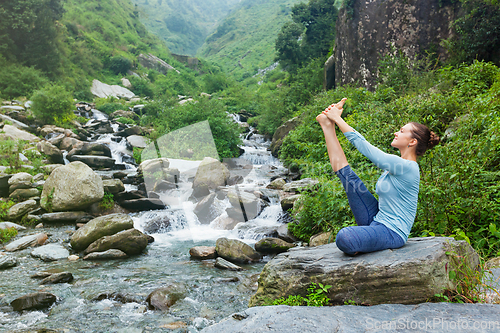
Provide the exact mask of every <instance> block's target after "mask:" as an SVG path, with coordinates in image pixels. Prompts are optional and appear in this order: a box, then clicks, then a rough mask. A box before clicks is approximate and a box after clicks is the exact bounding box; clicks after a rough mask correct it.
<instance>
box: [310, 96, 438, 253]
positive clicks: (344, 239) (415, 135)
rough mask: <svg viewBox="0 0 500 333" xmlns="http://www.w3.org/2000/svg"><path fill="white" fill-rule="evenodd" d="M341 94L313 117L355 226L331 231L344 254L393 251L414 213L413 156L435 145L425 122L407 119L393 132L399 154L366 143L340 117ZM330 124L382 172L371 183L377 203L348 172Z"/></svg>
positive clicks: (415, 173) (435, 139)
mask: <svg viewBox="0 0 500 333" xmlns="http://www.w3.org/2000/svg"><path fill="white" fill-rule="evenodd" d="M345 101H346V98H344V99H342V100H341V101H340V102H338V103H336V104H332V105H330V106H329V107H328V108H326V109H325V111H323V112H322V113H321V114H320V115H318V116H317V117H316V120H317V121H318V122H319V124H320V125H321V128H322V129H323V133H324V135H325V140H326V147H327V150H328V156H329V158H330V163H331V165H332V168H333V171H334V172H335V173H336V174H337V176H338V177H339V178H340V181H341V182H342V185H343V186H344V189H345V191H346V194H347V198H348V200H349V206H350V207H351V210H352V212H353V214H354V218H355V219H356V223H357V225H358V226H355V227H347V228H343V229H341V230H340V231H339V233H338V234H337V238H336V240H335V242H336V243H337V247H338V248H339V249H340V250H342V251H343V252H345V253H346V254H349V255H354V254H357V253H361V252H374V251H380V250H385V249H397V248H400V247H402V246H403V245H404V244H405V243H406V241H407V240H408V235H409V234H410V230H411V227H412V225H413V222H414V220H415V215H416V212H417V200H418V189H419V182H420V171H419V167H418V164H417V156H422V155H423V154H424V153H425V151H426V150H427V149H430V148H432V147H434V146H435V145H437V144H438V143H439V137H438V136H437V135H436V134H435V133H434V132H431V131H430V130H429V129H428V128H427V126H425V125H422V124H419V123H413V122H412V123H408V124H406V125H404V126H403V127H402V128H401V129H400V130H399V131H398V132H396V133H394V140H393V141H392V143H391V146H393V147H395V148H398V149H399V150H400V152H401V157H399V156H396V155H392V154H387V153H384V152H383V151H381V150H380V149H378V148H376V147H374V146H372V145H371V144H370V143H369V142H367V141H366V140H365V138H364V137H363V136H362V135H361V134H359V133H358V132H356V131H355V130H354V129H353V128H352V127H351V126H349V125H348V124H347V123H346V122H345V121H344V120H343V119H342V118H341V115H342V111H343V106H344V103H345ZM335 124H336V125H337V126H338V127H339V129H340V130H341V131H342V132H343V133H344V135H345V136H346V137H347V139H348V140H349V141H350V142H351V143H352V144H353V145H354V146H355V147H356V148H357V149H358V150H359V151H360V152H361V153H362V154H363V155H365V156H366V157H368V158H369V159H370V160H371V161H372V162H373V163H374V164H375V165H376V166H378V167H379V168H381V169H383V170H385V172H384V173H383V174H382V176H380V178H379V179H378V181H377V186H376V192H377V194H378V196H379V201H377V199H375V197H374V196H373V195H372V194H371V193H370V192H369V191H368V189H367V188H366V186H365V185H364V184H363V182H362V181H361V180H360V179H359V177H358V176H357V175H356V174H355V173H354V171H352V170H351V168H350V166H349V163H347V159H346V157H345V155H344V151H343V150H342V147H341V146H340V143H339V141H338V139H337V135H336V133H335Z"/></svg>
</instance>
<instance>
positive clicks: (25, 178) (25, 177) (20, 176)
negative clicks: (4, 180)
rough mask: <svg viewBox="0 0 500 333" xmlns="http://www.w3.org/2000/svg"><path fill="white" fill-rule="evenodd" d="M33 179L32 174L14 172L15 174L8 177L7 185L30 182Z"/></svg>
mask: <svg viewBox="0 0 500 333" xmlns="http://www.w3.org/2000/svg"><path fill="white" fill-rule="evenodd" d="M32 180H33V176H32V175H30V174H29V173H27V172H19V173H16V174H15V175H12V177H10V179H9V180H8V184H9V186H13V185H15V184H17V183H19V182H30V183H31V182H32Z"/></svg>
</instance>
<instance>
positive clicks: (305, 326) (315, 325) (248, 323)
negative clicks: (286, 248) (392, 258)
mask: <svg viewBox="0 0 500 333" xmlns="http://www.w3.org/2000/svg"><path fill="white" fill-rule="evenodd" d="M499 315H500V307H499V306H498V305H496V304H479V303H478V304H455V303H424V304H419V305H416V306H415V305H401V304H383V305H376V306H355V305H345V306H322V307H316V306H286V305H279V306H262V307H254V308H249V309H246V310H244V311H242V312H238V313H234V314H232V315H231V316H230V317H228V318H225V319H223V320H221V321H220V322H219V323H218V324H215V325H212V326H208V327H206V328H204V329H203V330H201V333H220V332H232V333H247V332H275V333H316V332H342V333H358V332H390V333H396V332H440V333H483V332H498V316H499Z"/></svg>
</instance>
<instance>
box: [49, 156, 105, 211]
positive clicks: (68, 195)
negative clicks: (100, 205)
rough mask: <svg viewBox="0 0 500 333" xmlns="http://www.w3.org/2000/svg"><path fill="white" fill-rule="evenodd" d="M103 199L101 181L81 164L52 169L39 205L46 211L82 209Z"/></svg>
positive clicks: (74, 163) (73, 163) (76, 163)
mask: <svg viewBox="0 0 500 333" xmlns="http://www.w3.org/2000/svg"><path fill="white" fill-rule="evenodd" d="M103 197H104V187H103V184H102V179H101V177H99V175H97V174H96V173H95V172H94V171H92V169H91V168H89V167H88V166H87V165H85V164H84V163H82V162H72V163H70V164H67V165H64V166H61V167H58V168H57V169H54V171H52V173H51V174H50V176H49V178H47V181H46V182H45V184H44V186H43V191H42V197H41V200H40V205H41V206H42V208H43V209H45V210H47V211H51V210H52V211H68V210H79V209H84V208H86V207H88V206H90V205H91V204H93V203H94V202H99V201H101V200H102V198H103Z"/></svg>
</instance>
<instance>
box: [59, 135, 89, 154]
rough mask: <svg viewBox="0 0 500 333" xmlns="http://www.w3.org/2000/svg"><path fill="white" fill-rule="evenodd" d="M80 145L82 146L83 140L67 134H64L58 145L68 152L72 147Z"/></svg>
mask: <svg viewBox="0 0 500 333" xmlns="http://www.w3.org/2000/svg"><path fill="white" fill-rule="evenodd" d="M81 146H83V142H82V141H81V140H78V139H75V138H72V137H69V136H65V137H64V138H63V139H62V140H61V142H60V143H59V145H58V147H59V149H61V150H66V151H68V152H70V151H71V150H72V149H73V148H76V147H81Z"/></svg>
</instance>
